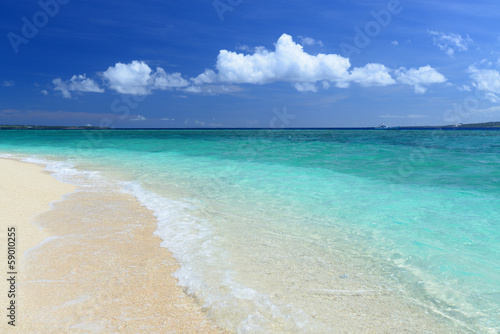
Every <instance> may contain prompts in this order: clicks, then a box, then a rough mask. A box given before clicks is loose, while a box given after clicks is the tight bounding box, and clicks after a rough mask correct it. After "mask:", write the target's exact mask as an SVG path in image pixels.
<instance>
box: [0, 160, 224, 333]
mask: <svg viewBox="0 0 500 334" xmlns="http://www.w3.org/2000/svg"><path fill="white" fill-rule="evenodd" d="M0 173H1V175H2V177H1V178H0V196H1V198H2V201H0V221H1V225H2V231H1V232H0V236H1V243H2V245H5V244H6V242H7V228H8V227H12V226H13V227H15V229H16V230H15V232H16V268H15V270H16V273H17V274H16V275H15V276H16V289H15V290H16V296H15V298H10V299H9V298H8V296H7V293H6V292H7V291H9V283H8V282H7V280H6V279H2V280H0V281H1V282H2V283H1V284H0V289H1V291H2V292H1V293H0V296H1V298H0V303H1V305H2V308H3V309H5V307H6V306H7V305H9V303H10V300H14V299H15V303H16V304H15V305H16V321H15V324H16V326H15V327H12V326H10V325H8V323H7V322H8V321H9V319H8V318H7V317H6V316H5V315H3V316H2V319H3V320H2V321H1V323H0V331H1V332H2V333H8V332H16V333H70V332H71V333H102V332H120V333H128V332H130V333H137V332H149V333H220V332H219V331H218V330H217V329H216V328H215V326H214V325H213V323H211V322H210V321H208V320H207V319H206V316H205V314H204V313H203V312H202V311H201V310H200V308H199V306H197V305H196V304H195V303H194V301H193V300H192V299H190V298H188V297H186V296H185V294H184V292H183V291H182V289H181V288H180V287H179V286H177V281H176V280H175V279H174V278H172V276H171V274H172V273H173V272H174V271H175V270H176V269H177V263H176V262H175V260H174V259H173V258H172V256H171V254H170V253H169V252H168V250H166V249H165V248H161V247H159V244H160V241H161V240H160V239H159V238H157V237H155V236H154V235H153V232H154V230H155V228H156V221H155V218H154V216H153V215H152V214H151V212H149V211H148V210H146V209H145V208H143V207H142V206H140V205H139V203H138V202H137V201H136V200H135V199H134V198H133V197H132V196H130V195H126V194H123V193H119V192H116V193H106V194H103V193H99V194H96V193H95V192H93V191H90V190H88V191H76V192H73V191H74V190H75V187H74V186H72V185H69V184H65V183H61V182H59V181H57V180H56V179H55V178H53V177H52V176H50V175H49V174H48V173H46V172H44V171H43V168H42V167H41V166H38V165H34V164H28V163H23V162H19V161H14V160H9V159H0ZM69 193H70V194H69ZM64 194H68V195H66V196H65V197H64V201H59V202H56V203H53V204H52V207H53V209H52V210H49V209H50V205H49V203H51V202H54V201H58V200H60V199H61V197H62V196H63V195H64ZM111 205H112V207H113V208H115V209H114V210H107V209H106V208H109V207H110V206H111ZM116 208H120V209H119V212H116ZM125 213H127V214H125ZM35 220H36V224H37V225H38V226H37V225H35V224H34V222H35ZM40 227H41V228H40ZM47 238H48V239H47ZM42 241H43V242H42ZM35 246H36V247H35ZM28 249H29V251H28V252H27V253H26V254H24V253H25V252H26V251H27V250H28ZM23 255H25V256H23ZM1 263H2V265H1V269H2V273H3V274H4V275H6V273H7V271H8V268H7V251H6V250H4V251H3V255H2V260H1ZM4 305H5V307H4Z"/></svg>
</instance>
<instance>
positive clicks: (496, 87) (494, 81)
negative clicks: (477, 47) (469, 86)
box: [467, 65, 500, 103]
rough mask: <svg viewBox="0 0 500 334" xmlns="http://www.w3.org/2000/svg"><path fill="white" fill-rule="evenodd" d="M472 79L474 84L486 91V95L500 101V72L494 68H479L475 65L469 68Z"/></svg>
mask: <svg viewBox="0 0 500 334" xmlns="http://www.w3.org/2000/svg"><path fill="white" fill-rule="evenodd" d="M467 72H468V73H469V75H470V77H471V78H472V80H474V83H473V86H474V87H476V88H477V89H479V90H481V91H484V92H486V97H487V98H488V99H489V100H490V101H492V102H495V103H498V102H500V98H499V97H498V94H500V72H498V71H497V70H492V69H479V68H477V67H476V66H474V65H471V66H469V68H468V69H467Z"/></svg>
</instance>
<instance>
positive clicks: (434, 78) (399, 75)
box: [394, 65, 446, 94]
mask: <svg viewBox="0 0 500 334" xmlns="http://www.w3.org/2000/svg"><path fill="white" fill-rule="evenodd" d="M394 74H395V75H396V80H397V81H398V82H400V83H402V84H406V85H411V86H413V87H414V88H415V93H417V94H423V93H425V92H426V91H427V88H425V87H424V86H425V85H430V84H434V83H443V82H445V81H446V78H445V77H444V75H442V74H441V73H439V72H438V71H436V70H435V69H433V68H432V67H430V66H429V65H427V66H422V67H420V68H418V69H415V68H411V69H409V70H407V69H406V68H404V67H401V68H399V69H398V70H396V71H395V73H394Z"/></svg>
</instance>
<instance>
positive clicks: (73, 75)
mask: <svg viewBox="0 0 500 334" xmlns="http://www.w3.org/2000/svg"><path fill="white" fill-rule="evenodd" d="M0 6H1V7H2V8H1V11H0V13H1V14H0V16H1V20H0V27H1V29H2V36H3V37H2V38H1V42H0V46H1V50H2V51H1V54H0V59H1V63H2V66H1V67H0V124H38V125H86V124H92V125H101V126H112V127H276V128H280V127H357V126H376V125H378V124H379V123H385V124H388V125H441V124H453V123H473V122H486V121H500V3H498V2H496V1H476V2H472V1H453V2H451V1H449V2H448V1H446V2H444V1H443V2H438V1H430V0H421V1H418V0H411V1H410V0H389V1H378V0H370V1H368V0H365V1H347V0H336V1H332V0H331V1H319V0H313V1H293V0H287V1H251V0H216V1H213V0H206V1H151V0H146V1H127V0H122V1H105V0H104V1H94V0H88V1H76V0H40V1H35V0H29V1H28V0H18V1H3V2H2V4H1V5H0Z"/></svg>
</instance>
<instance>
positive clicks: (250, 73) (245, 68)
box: [191, 34, 396, 92]
mask: <svg viewBox="0 0 500 334" xmlns="http://www.w3.org/2000/svg"><path fill="white" fill-rule="evenodd" d="M302 40H303V43H305V44H310V43H313V40H312V39H311V40H309V39H307V38H304V37H302ZM314 43H316V42H314ZM350 68H351V64H350V62H349V59H348V58H344V57H342V56H340V55H337V54H323V53H319V54H317V55H311V54H308V53H306V52H304V50H303V47H302V45H300V44H297V43H295V42H294V41H293V39H292V37H291V36H290V35H287V34H283V35H281V37H280V38H279V39H278V41H277V42H276V45H275V50H274V51H269V50H267V49H266V48H264V47H258V48H255V52H254V53H252V54H243V53H237V52H232V51H228V50H221V51H220V52H219V55H218V57H217V63H216V65H215V70H211V69H206V70H205V72H203V73H201V74H200V75H198V76H197V77H195V78H192V79H191V81H192V83H193V84H194V85H195V87H196V86H198V85H203V84H214V83H232V84H268V83H273V82H289V83H291V84H292V85H293V87H295V89H297V90H298V91H300V92H316V91H317V90H318V87H317V86H316V83H318V82H321V83H322V86H323V88H328V87H329V86H330V83H333V84H335V86H337V87H340V88H345V87H348V86H349V85H350V83H352V82H354V83H357V84H360V85H362V86H365V87H367V86H386V85H392V84H395V83H396V81H395V80H394V79H393V78H392V77H391V74H390V73H389V72H390V69H388V68H387V67H385V66H384V65H382V64H367V65H365V66H363V67H357V68H354V69H352V71H350V70H349V69H350ZM196 90H197V89H194V88H192V89H191V91H193V92H195V91H196Z"/></svg>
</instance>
